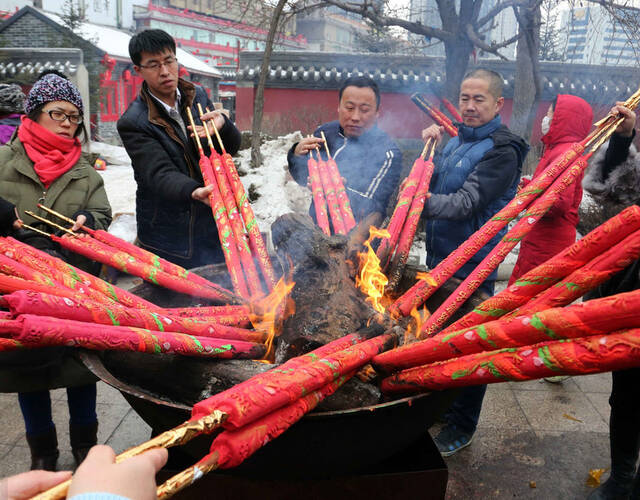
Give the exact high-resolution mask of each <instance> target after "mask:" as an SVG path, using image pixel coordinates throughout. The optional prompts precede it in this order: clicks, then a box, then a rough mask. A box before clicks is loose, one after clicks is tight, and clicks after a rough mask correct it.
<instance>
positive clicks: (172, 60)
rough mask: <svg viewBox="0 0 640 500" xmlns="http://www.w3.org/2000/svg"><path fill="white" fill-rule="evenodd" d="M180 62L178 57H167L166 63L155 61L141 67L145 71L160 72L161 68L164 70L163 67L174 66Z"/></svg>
mask: <svg viewBox="0 0 640 500" xmlns="http://www.w3.org/2000/svg"><path fill="white" fill-rule="evenodd" d="M177 62H178V58H177V57H167V58H166V59H165V60H164V61H162V62H160V61H153V62H151V63H149V64H141V65H140V67H141V68H144V69H150V70H152V71H158V70H159V69H160V68H162V66H167V67H169V66H173V65H174V64H175V63H177Z"/></svg>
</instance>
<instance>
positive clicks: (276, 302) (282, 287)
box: [250, 276, 296, 363]
mask: <svg viewBox="0 0 640 500" xmlns="http://www.w3.org/2000/svg"><path fill="white" fill-rule="evenodd" d="M294 286H295V282H294V281H292V280H291V277H290V276H289V277H287V278H284V277H283V278H280V280H279V281H278V282H277V283H276V286H275V287H273V290H272V291H271V293H269V295H267V296H266V297H264V298H263V299H260V300H258V301H256V302H253V303H252V304H251V306H250V307H251V317H250V319H251V323H252V324H253V326H254V328H255V329H256V330H258V331H263V332H266V333H267V340H266V341H265V345H266V346H267V353H266V354H265V357H264V360H263V361H264V362H266V363H273V355H274V349H273V341H274V339H275V337H277V336H278V335H280V333H281V332H282V324H283V323H284V320H285V319H287V318H288V317H289V316H291V315H292V314H294V313H295V309H296V308H295V302H294V301H293V299H291V297H290V296H289V294H290V293H291V290H292V289H293V287H294Z"/></svg>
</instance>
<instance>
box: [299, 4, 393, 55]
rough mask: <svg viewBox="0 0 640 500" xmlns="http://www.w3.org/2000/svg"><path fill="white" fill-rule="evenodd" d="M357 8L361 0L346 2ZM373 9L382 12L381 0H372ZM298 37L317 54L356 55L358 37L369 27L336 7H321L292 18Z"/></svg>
mask: <svg viewBox="0 0 640 500" xmlns="http://www.w3.org/2000/svg"><path fill="white" fill-rule="evenodd" d="M349 3H350V4H360V3H363V0H350V2H349ZM370 3H373V4H374V5H377V7H378V8H380V9H383V8H384V6H383V4H384V0H374V1H373V2H370ZM296 24H297V29H298V33H300V34H301V35H303V36H304V37H305V38H306V40H307V42H308V46H309V50H314V51H320V52H338V53H349V52H357V51H358V46H357V45H358V44H357V43H356V42H357V38H358V36H361V37H362V36H366V35H367V33H368V32H369V27H368V26H367V24H366V23H365V22H364V21H363V20H362V17H361V16H359V15H358V14H354V13H351V12H346V11H344V10H342V9H340V8H338V7H335V6H332V7H325V8H323V9H316V10H313V11H311V12H308V13H300V14H298V15H297V16H296Z"/></svg>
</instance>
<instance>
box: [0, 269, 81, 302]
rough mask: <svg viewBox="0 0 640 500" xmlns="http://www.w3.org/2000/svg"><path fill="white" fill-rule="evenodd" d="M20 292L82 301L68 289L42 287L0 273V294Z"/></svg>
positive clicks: (33, 282) (40, 284)
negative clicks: (39, 293) (34, 292)
mask: <svg viewBox="0 0 640 500" xmlns="http://www.w3.org/2000/svg"><path fill="white" fill-rule="evenodd" d="M20 290H33V291H36V292H44V293H50V294H52V295H57V296H59V297H69V298H79V299H84V297H82V296H81V295H80V294H79V293H77V292H74V291H73V290H69V289H68V288H64V287H55V286H49V285H43V284H42V283H37V282H35V281H29V280H25V279H22V278H17V277H16V276H9V275H8V274H3V273H0V293H12V292H17V291H20Z"/></svg>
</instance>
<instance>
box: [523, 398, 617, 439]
mask: <svg viewBox="0 0 640 500" xmlns="http://www.w3.org/2000/svg"><path fill="white" fill-rule="evenodd" d="M515 395H516V399H517V400H518V403H519V404H520V406H521V408H522V410H523V411H524V413H525V414H526V415H527V419H528V420H529V424H530V425H531V428H532V429H533V430H534V431H566V432H570V431H581V432H599V433H606V432H608V431H609V428H608V426H607V424H606V422H605V421H604V419H603V418H602V416H601V415H600V413H598V411H597V410H596V409H595V407H594V406H593V404H592V403H591V401H590V400H589V398H587V396H586V395H585V394H584V393H583V392H570V391H564V392H563V391H558V390H550V391H519V392H516V393H515Z"/></svg>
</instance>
